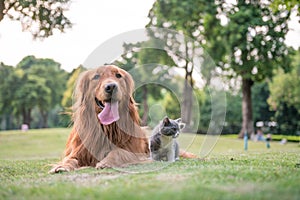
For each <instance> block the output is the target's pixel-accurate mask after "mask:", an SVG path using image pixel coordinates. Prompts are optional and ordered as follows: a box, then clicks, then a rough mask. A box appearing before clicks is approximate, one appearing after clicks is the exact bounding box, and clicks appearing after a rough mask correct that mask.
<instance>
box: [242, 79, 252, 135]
mask: <svg viewBox="0 0 300 200" xmlns="http://www.w3.org/2000/svg"><path fill="white" fill-rule="evenodd" d="M252 85H253V81H252V80H251V79H247V78H243V80H242V94H243V99H242V114H243V123H242V129H241V131H240V133H239V138H243V137H244V133H245V132H247V134H248V137H249V136H251V135H252V134H254V127H253V117H252V101H251V87H252Z"/></svg>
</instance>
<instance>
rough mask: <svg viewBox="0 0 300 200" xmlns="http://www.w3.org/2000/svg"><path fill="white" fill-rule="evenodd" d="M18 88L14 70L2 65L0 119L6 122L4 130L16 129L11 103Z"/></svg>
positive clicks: (0, 75) (0, 67)
mask: <svg viewBox="0 0 300 200" xmlns="http://www.w3.org/2000/svg"><path fill="white" fill-rule="evenodd" d="M18 86H19V84H18V76H17V74H16V73H15V71H14V68H13V67H12V66H8V65H5V64H4V63H0V110H1V114H0V117H1V121H2V120H3V121H4V122H5V125H4V127H3V129H11V128H14V125H13V115H12V111H13V108H12V106H11V101H12V99H14V94H15V91H16V89H17V88H18Z"/></svg>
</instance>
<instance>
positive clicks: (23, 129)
mask: <svg viewBox="0 0 300 200" xmlns="http://www.w3.org/2000/svg"><path fill="white" fill-rule="evenodd" d="M28 129H29V126H28V124H22V126H21V130H22V132H26V131H28Z"/></svg>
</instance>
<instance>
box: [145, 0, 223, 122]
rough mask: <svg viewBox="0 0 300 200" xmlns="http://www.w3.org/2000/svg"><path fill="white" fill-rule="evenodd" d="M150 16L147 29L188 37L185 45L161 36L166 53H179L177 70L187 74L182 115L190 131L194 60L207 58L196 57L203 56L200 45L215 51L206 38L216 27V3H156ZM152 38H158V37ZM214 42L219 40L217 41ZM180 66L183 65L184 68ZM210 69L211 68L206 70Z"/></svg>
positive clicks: (175, 0) (178, 0)
mask: <svg viewBox="0 0 300 200" xmlns="http://www.w3.org/2000/svg"><path fill="white" fill-rule="evenodd" d="M148 16H149V18H150V22H149V24H148V25H147V26H157V27H162V28H168V29H175V30H177V31H178V32H180V33H182V34H183V35H184V36H185V38H184V40H182V41H180V40H177V39H176V36H173V38H170V36H169V35H170V34H166V35H164V36H161V37H164V38H161V39H162V40H163V39H164V40H166V41H167V42H166V45H165V49H166V50H167V51H170V52H173V53H174V52H176V53H179V55H176V53H174V54H175V55H173V57H176V58H174V59H175V60H177V62H176V63H177V67H181V68H183V69H184V71H185V80H184V83H185V84H184V88H183V100H182V102H181V105H182V109H181V114H182V120H183V122H185V123H186V125H187V126H186V127H187V128H190V125H191V122H192V116H193V112H192V111H193V109H192V108H193V99H192V94H193V89H194V80H193V71H194V67H195V63H194V58H195V57H202V58H203V57H204V56H203V53H200V54H202V55H199V53H197V52H202V51H201V49H202V47H201V45H203V46H205V44H206V45H209V46H212V48H214V44H213V43H210V42H211V41H213V40H210V39H211V38H210V36H209V34H207V35H206V36H207V38H205V37H204V35H205V31H207V32H208V31H209V29H210V28H211V27H210V26H209V25H208V24H214V25H217V23H216V21H217V20H216V6H215V4H214V2H213V1H208V2H207V1H204V0H199V1H193V0H186V1H180V0H173V1H164V0H158V1H156V2H155V3H154V5H153V7H152V9H151V10H150V12H149V15H148ZM152 35H153V36H154V37H155V33H153V34H152ZM214 40H218V39H217V38H214ZM215 44H216V43H215ZM202 50H203V49H202ZM203 60H204V61H203V63H205V60H206V59H205V58H203ZM179 61H180V62H179ZM179 63H183V64H182V66H180V65H179ZM208 66H209V67H212V65H207V66H206V67H208ZM207 71H208V70H207ZM208 80H209V78H208ZM194 103H195V102H194Z"/></svg>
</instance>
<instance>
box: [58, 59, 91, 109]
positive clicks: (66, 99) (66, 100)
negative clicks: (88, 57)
mask: <svg viewBox="0 0 300 200" xmlns="http://www.w3.org/2000/svg"><path fill="white" fill-rule="evenodd" d="M84 70H85V69H84V67H83V66H81V65H80V66H79V67H77V68H76V69H74V70H73V71H72V72H71V74H70V77H69V79H68V81H67V86H66V90H65V91H64V94H63V98H62V101H61V105H62V106H63V107H64V108H65V109H68V108H70V107H71V106H72V104H73V102H72V101H73V98H72V97H73V92H74V86H75V83H76V81H77V79H78V77H79V74H80V73H81V72H83V71H84Z"/></svg>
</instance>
